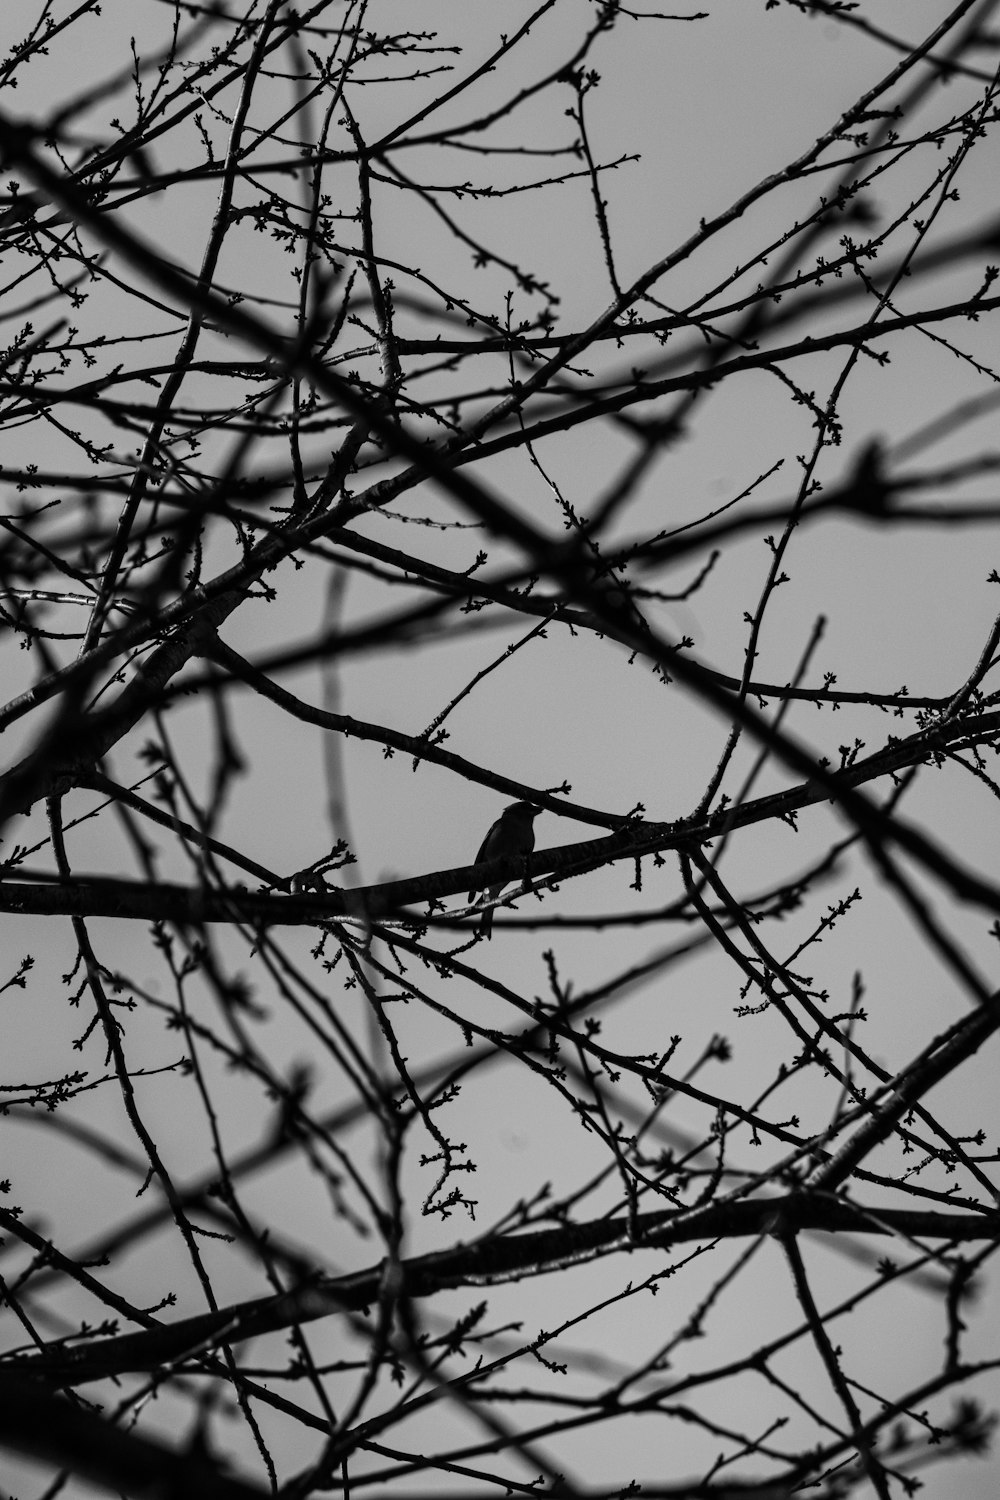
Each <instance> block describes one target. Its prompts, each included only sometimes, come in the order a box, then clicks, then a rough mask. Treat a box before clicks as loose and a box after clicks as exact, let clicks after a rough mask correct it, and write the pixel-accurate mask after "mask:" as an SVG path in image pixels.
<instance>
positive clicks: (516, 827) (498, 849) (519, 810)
mask: <svg viewBox="0 0 1000 1500" xmlns="http://www.w3.org/2000/svg"><path fill="white" fill-rule="evenodd" d="M541 810H542V809H541V808H540V807H532V805H531V803H530V802H512V803H511V804H510V806H509V807H505V808H504V810H503V812H502V813H501V814H500V816H499V818H497V820H496V822H495V823H494V824H493V827H492V828H491V829H490V831H489V833H488V834H487V835H486V837H485V838H484V839H483V842H482V846H481V848H480V850H479V853H478V854H477V855H476V864H477V865H478V864H480V863H481V862H482V861H483V860H486V859H500V858H501V856H502V855H504V854H530V853H531V851H532V849H534V847H535V830H534V827H533V822H534V819H535V818H537V817H538V814H539V813H540V812H541ZM509 883H510V882H509V880H500V881H497V883H496V884H495V885H491V886H489V887H487V890H486V895H487V896H488V897H489V898H490V900H491V901H495V900H496V898H497V896H499V894H500V892H501V891H502V890H503V888H504V886H505V885H508V884H509ZM478 894H479V892H478V891H470V892H469V900H470V901H474V900H475V899H476V896H477V895H478ZM479 927H480V930H481V932H482V933H483V936H484V937H492V936H493V908H492V906H489V907H487V909H486V910H485V911H484V912H483V915H482V919H481V920H480V923H479Z"/></svg>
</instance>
